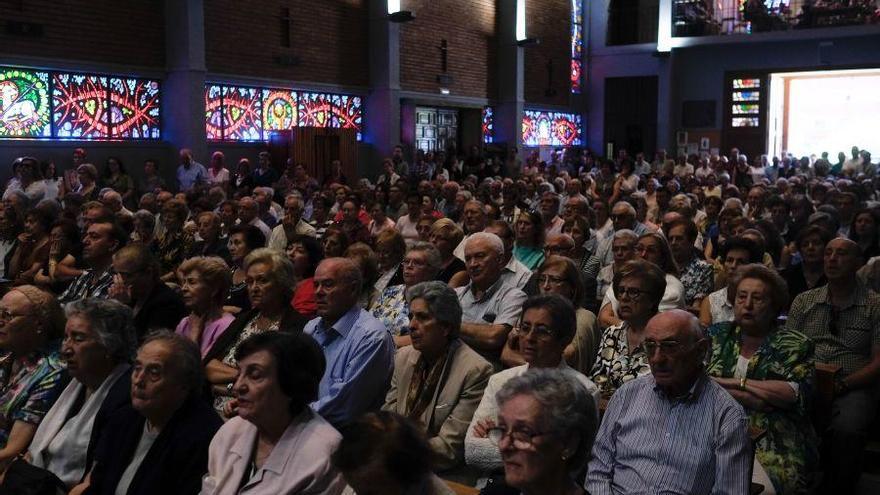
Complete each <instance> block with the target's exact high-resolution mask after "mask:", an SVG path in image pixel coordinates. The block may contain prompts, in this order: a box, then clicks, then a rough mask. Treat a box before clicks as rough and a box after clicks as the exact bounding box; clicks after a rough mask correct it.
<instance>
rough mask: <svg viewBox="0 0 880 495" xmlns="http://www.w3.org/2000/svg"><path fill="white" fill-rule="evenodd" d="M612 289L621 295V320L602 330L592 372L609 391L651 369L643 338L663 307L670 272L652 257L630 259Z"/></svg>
mask: <svg viewBox="0 0 880 495" xmlns="http://www.w3.org/2000/svg"><path fill="white" fill-rule="evenodd" d="M612 289H613V290H614V293H615V294H617V297H618V309H617V314H618V315H619V317H620V320H621V322H620V323H619V324H617V325H613V326H610V327H608V328H606V329H605V331H604V332H602V338H601V340H600V341H599V342H600V343H599V352H598V353H597V354H596V363H595V364H594V365H593V370H592V372H591V375H592V378H593V381H594V382H596V385H598V386H599V388H600V389H601V390H602V393H603V394H605V395H611V394H613V393H614V391H615V390H617V389H618V388H620V386H621V385H623V384H624V383H626V382H628V381H629V380H632V379H634V378H637V377H639V376H641V375H647V374H648V373H650V372H651V368H650V367H649V366H648V356H647V354H645V350H644V348H643V347H642V341H643V340H644V339H645V326H646V325H647V324H648V320H650V319H651V317H652V316H654V315H655V314H657V312H658V311H659V308H660V301H661V300H662V298H663V294H664V293H665V291H666V274H665V273H663V270H661V269H660V267H659V266H657V265H655V264H654V263H651V262H650V261H645V260H643V259H636V260H631V261H627V262H626V263H624V264H623V266H622V267H620V268H619V269H618V270H617V272H616V273H615V274H614V281H613V285H612Z"/></svg>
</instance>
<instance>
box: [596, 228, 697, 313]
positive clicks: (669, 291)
mask: <svg viewBox="0 0 880 495" xmlns="http://www.w3.org/2000/svg"><path fill="white" fill-rule="evenodd" d="M636 254H638V256H639V258H641V259H643V260H645V261H649V262H651V263H652V264H654V265H656V266H658V267H660V269H661V270H663V271H664V272H665V273H666V276H665V278H666V289H665V290H664V292H663V297H662V299H660V306H659V310H660V311H668V310H670V309H681V308H684V307H685V301H684V286H683V285H682V284H681V281H680V280H679V279H678V266H677V265H676V264H675V259H674V258H673V256H672V250H671V249H670V248H669V243H667V242H666V238H665V237H663V235H662V234H659V233H656V232H647V233H645V234H642V235H641V236H640V237H639V240H638V242H637V243H636ZM619 306H620V303H619V302H618V300H617V293H616V292H614V290H613V289H612V290H609V291H607V292H605V299H603V301H602V309H601V310H600V311H599V323H600V324H601V325H602V326H603V327H610V326H613V325H619V324H620V322H621V318H620V316H619V314H618V308H619Z"/></svg>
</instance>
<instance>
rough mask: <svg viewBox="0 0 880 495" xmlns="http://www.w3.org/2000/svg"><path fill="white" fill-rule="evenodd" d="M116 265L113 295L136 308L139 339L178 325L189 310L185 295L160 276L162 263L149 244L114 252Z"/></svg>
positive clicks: (135, 320) (135, 326)
mask: <svg viewBox="0 0 880 495" xmlns="http://www.w3.org/2000/svg"><path fill="white" fill-rule="evenodd" d="M112 267H113V272H114V273H115V275H114V276H113V285H111V286H110V291H109V296H110V297H112V298H114V299H116V300H117V301H119V302H121V303H123V304H127V305H128V306H129V307H131V308H132V311H133V312H134V328H135V331H137V336H138V340H141V341H142V340H143V339H144V338H145V337H146V336H147V334H148V333H149V332H151V331H153V330H163V329H164V330H167V329H169V328H174V327H176V326H177V324H178V323H179V322H180V319H181V318H183V316H184V315H185V314H186V308H185V307H184V304H183V299H181V297H180V295H179V294H178V293H177V292H175V291H173V290H172V289H170V288H169V287H168V286H167V285H165V283H163V282H162V281H161V280H160V279H159V276H160V271H159V264H158V263H157V260H156V258H155V257H154V256H153V253H151V252H150V249H149V248H148V247H146V246H144V245H143V244H132V245H130V246H125V247H124V248H122V249H120V250H119V251H117V252H116V253H114V254H113V265H112Z"/></svg>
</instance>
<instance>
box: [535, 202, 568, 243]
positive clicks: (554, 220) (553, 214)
mask: <svg viewBox="0 0 880 495" xmlns="http://www.w3.org/2000/svg"><path fill="white" fill-rule="evenodd" d="M538 211H539V212H540V213H541V219H542V220H544V233H545V235H550V234H561V233H562V224H563V223H565V220H563V219H562V217H560V216H559V195H558V194H556V193H555V192H552V191H547V192H545V193H544V194H542V195H541V201H539V202H538Z"/></svg>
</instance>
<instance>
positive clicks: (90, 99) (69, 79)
mask: <svg viewBox="0 0 880 495" xmlns="http://www.w3.org/2000/svg"><path fill="white" fill-rule="evenodd" d="M52 86H53V91H52V106H53V107H54V110H53V112H52V120H53V122H54V125H55V136H56V137H59V138H71V139H102V138H108V137H110V132H109V131H110V126H109V125H108V124H109V123H108V122H107V116H108V114H109V112H108V111H107V78H106V77H103V76H89V75H84V74H55V75H54V76H53V77H52Z"/></svg>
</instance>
